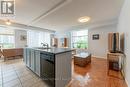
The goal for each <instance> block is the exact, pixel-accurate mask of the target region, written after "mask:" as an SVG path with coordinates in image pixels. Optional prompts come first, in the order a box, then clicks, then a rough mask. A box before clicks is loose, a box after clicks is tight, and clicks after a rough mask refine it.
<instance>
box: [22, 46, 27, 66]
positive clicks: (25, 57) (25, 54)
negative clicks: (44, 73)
mask: <svg viewBox="0 0 130 87" xmlns="http://www.w3.org/2000/svg"><path fill="white" fill-rule="evenodd" d="M23 57H24V58H23V61H24V63H25V64H27V53H26V48H24V50H23Z"/></svg>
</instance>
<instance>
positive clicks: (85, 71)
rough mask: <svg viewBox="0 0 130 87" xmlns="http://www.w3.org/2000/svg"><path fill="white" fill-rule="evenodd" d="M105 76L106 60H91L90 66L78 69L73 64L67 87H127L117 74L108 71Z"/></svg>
mask: <svg viewBox="0 0 130 87" xmlns="http://www.w3.org/2000/svg"><path fill="white" fill-rule="evenodd" d="M111 74H112V75H116V77H119V78H120V79H119V78H115V77H112V76H108V75H107V60H105V59H98V58H92V62H91V64H88V65H87V66H86V67H79V66H77V65H74V64H73V77H72V81H71V82H70V85H69V87H127V85H126V83H125V81H124V80H123V79H122V77H121V75H120V73H119V72H116V71H110V75H111Z"/></svg>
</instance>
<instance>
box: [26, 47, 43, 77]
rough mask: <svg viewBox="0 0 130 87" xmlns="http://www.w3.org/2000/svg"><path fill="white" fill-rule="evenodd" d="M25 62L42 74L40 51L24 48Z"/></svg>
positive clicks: (38, 73)
mask: <svg viewBox="0 0 130 87" xmlns="http://www.w3.org/2000/svg"><path fill="white" fill-rule="evenodd" d="M24 62H25V64H26V66H27V67H28V68H30V69H31V70H32V71H33V72H34V73H36V74H37V75H38V76H40V51H37V50H35V49H30V48H24Z"/></svg>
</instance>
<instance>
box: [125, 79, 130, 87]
mask: <svg viewBox="0 0 130 87" xmlns="http://www.w3.org/2000/svg"><path fill="white" fill-rule="evenodd" d="M125 82H126V84H127V87H130V84H129V83H128V81H127V79H125Z"/></svg>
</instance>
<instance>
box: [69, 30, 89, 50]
mask: <svg viewBox="0 0 130 87" xmlns="http://www.w3.org/2000/svg"><path fill="white" fill-rule="evenodd" d="M78 31H79V32H80V31H87V34H86V35H84V34H83V35H80V36H78V35H77V36H76V35H74V34H73V33H74V32H78ZM88 36H89V35H88V30H77V31H72V32H71V48H74V49H88ZM81 37H84V38H85V37H87V39H86V43H80V44H86V48H78V47H74V44H79V43H77V42H73V41H74V40H73V39H74V38H81Z"/></svg>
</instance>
